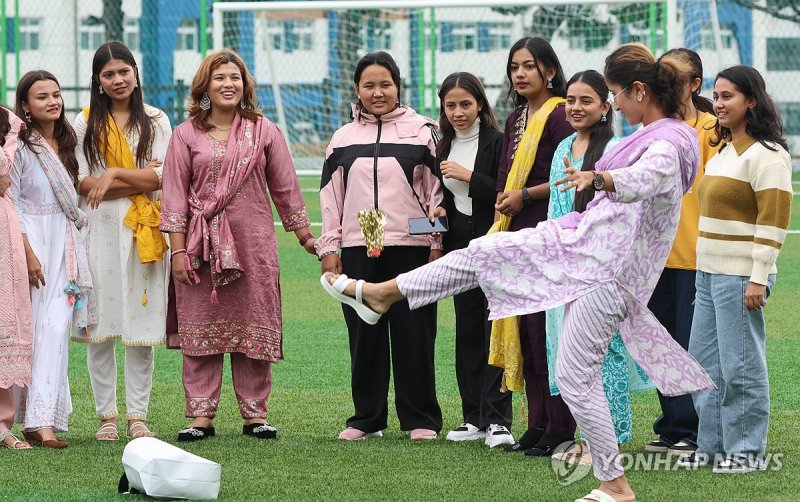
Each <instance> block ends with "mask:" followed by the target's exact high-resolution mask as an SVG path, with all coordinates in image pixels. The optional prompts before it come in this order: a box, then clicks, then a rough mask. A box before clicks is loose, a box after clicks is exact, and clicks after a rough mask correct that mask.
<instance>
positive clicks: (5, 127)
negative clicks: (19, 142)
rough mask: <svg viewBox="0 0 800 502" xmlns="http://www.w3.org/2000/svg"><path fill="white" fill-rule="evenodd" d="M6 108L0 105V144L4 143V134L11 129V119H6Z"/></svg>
mask: <svg viewBox="0 0 800 502" xmlns="http://www.w3.org/2000/svg"><path fill="white" fill-rule="evenodd" d="M8 113H9V112H8V109H7V108H6V107H5V106H3V105H0V146H4V145H5V144H6V134H8V131H10V130H11V121H9V120H8Z"/></svg>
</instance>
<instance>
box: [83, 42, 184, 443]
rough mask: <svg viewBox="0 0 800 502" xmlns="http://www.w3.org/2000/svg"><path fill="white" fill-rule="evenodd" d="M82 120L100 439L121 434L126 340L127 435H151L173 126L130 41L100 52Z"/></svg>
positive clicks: (92, 364) (162, 326) (86, 334)
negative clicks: (166, 162) (166, 167)
mask: <svg viewBox="0 0 800 502" xmlns="http://www.w3.org/2000/svg"><path fill="white" fill-rule="evenodd" d="M74 126H75V133H76V134H77V137H78V146H77V148H76V155H77V158H78V164H79V176H78V183H79V192H80V194H81V195H82V199H81V205H82V207H83V209H84V210H85V211H86V214H87V216H88V218H89V225H90V228H91V231H90V235H89V265H90V269H91V274H92V278H93V280H94V288H95V292H96V294H97V310H98V312H97V313H98V318H99V322H98V323H97V324H96V325H94V326H91V327H89V329H88V330H83V331H82V332H80V333H73V334H72V339H73V340H74V341H78V342H86V343H89V344H90V345H89V349H88V351H87V360H88V364H89V377H90V379H91V382H92V390H93V391H94V398H95V409H96V413H97V418H98V419H99V420H100V429H99V430H98V432H97V434H96V435H95V437H96V439H98V440H101V441H116V440H118V439H119V432H118V429H117V398H116V389H117V365H116V358H115V356H114V350H115V345H116V342H115V340H117V339H121V340H122V343H123V345H125V400H126V412H127V419H128V427H127V436H128V437H131V438H138V437H150V436H153V435H154V434H153V433H152V432H151V431H150V430H149V429H148V428H147V425H145V419H146V418H147V407H148V404H149V401H150V390H151V388H152V381H153V346H154V345H161V344H163V343H164V340H165V337H166V336H165V332H166V312H167V287H166V284H167V278H168V273H169V255H168V254H167V244H166V241H165V240H164V237H163V236H162V234H161V232H160V231H159V230H158V225H159V220H160V217H161V212H160V199H159V197H160V192H158V190H159V189H160V186H161V161H162V160H163V159H164V156H165V155H166V151H167V145H168V144H169V138H170V135H171V131H172V129H171V127H170V124H169V119H168V118H167V116H166V115H165V114H164V112H162V111H161V110H159V109H157V108H153V107H151V106H148V105H145V104H144V101H143V96H142V88H141V86H140V83H139V73H138V68H137V65H136V61H135V60H134V58H133V55H132V54H131V51H130V50H129V49H128V48H127V47H125V45H123V44H122V43H120V42H116V41H112V42H107V43H105V44H103V45H101V46H100V48H99V49H97V52H95V55H94V59H93V61H92V83H91V91H90V104H89V107H88V108H85V109H84V110H83V111H82V112H81V113H79V114H78V116H77V118H76V119H75V124H74Z"/></svg>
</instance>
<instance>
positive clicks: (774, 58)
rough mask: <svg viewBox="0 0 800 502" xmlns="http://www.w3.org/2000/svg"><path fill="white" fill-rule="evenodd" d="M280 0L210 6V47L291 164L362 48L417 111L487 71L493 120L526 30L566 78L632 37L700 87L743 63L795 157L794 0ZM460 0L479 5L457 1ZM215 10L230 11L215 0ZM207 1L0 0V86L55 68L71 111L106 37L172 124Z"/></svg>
mask: <svg viewBox="0 0 800 502" xmlns="http://www.w3.org/2000/svg"><path fill="white" fill-rule="evenodd" d="M286 3H287V2H282V4H284V5H285V4H286ZM289 3H292V4H293V6H292V10H285V9H284V10H274V9H271V7H273V6H270V5H269V4H270V3H269V2H246V3H245V2H239V3H238V4H236V5H238V6H239V8H237V9H236V10H233V11H225V12H224V13H223V14H222V15H221V16H219V19H220V20H221V26H218V29H217V31H216V33H217V34H220V35H221V36H219V38H220V39H221V40H220V41H218V43H217V44H216V45H217V46H227V47H232V48H234V49H236V50H237V51H239V52H240V53H241V54H242V55H243V57H244V58H245V60H246V62H247V63H248V66H249V67H250V69H251V71H252V73H253V74H254V76H255V78H256V82H257V85H258V96H259V102H260V104H261V106H262V107H263V109H264V111H265V113H266V115H267V116H269V117H270V118H272V119H273V120H275V121H276V122H279V123H280V125H281V127H282V128H283V129H284V130H285V132H286V134H287V137H288V139H289V141H290V143H291V147H292V150H293V153H294V154H295V157H296V159H297V160H298V164H299V166H300V167H301V168H303V167H307V168H317V169H318V167H319V164H318V157H319V156H320V155H321V152H322V149H323V148H324V144H325V143H326V142H327V140H328V138H329V137H330V134H331V133H332V132H333V131H334V130H336V128H338V127H339V126H340V125H341V124H342V123H343V122H345V121H347V120H349V103H350V102H351V101H352V100H353V99H354V98H353V91H352V88H353V84H352V72H353V68H354V65H355V62H356V61H357V59H358V58H359V57H360V56H361V55H363V54H364V53H366V52H368V51H371V50H387V51H389V52H390V53H392V54H393V55H394V56H395V58H396V59H397V61H398V63H399V65H400V68H401V73H402V76H403V82H404V91H403V95H402V99H403V100H404V101H405V102H407V103H409V104H410V105H411V106H413V107H414V108H416V109H417V110H418V111H419V112H421V113H424V114H428V115H431V116H436V115H437V114H438V103H437V101H436V97H435V93H436V88H437V85H438V83H439V82H441V81H442V80H443V79H444V77H445V76H446V75H448V74H449V73H451V72H453V71H470V72H472V73H475V74H476V75H478V76H479V77H480V78H481V79H482V80H483V82H484V84H485V86H486V88H487V91H488V95H489V97H490V99H491V100H492V103H493V104H494V105H495V108H496V109H497V115H498V116H500V117H502V116H504V114H505V113H506V112H507V111H508V109H509V106H510V103H509V102H508V100H507V99H506V98H505V93H506V90H507V87H506V83H505V64H506V58H507V53H508V49H509V47H510V46H511V44H513V42H514V41H515V40H516V39H518V38H520V37H522V36H525V35H536V36H541V37H544V38H546V39H548V40H550V42H551V43H552V45H553V47H554V48H555V50H556V52H557V53H558V55H559V58H560V59H561V62H562V65H563V66H564V70H565V72H566V73H567V76H570V75H571V74H572V73H574V72H575V71H578V70H583V69H587V68H594V69H602V65H603V60H604V58H605V56H606V55H607V54H608V53H609V52H610V51H611V50H612V49H613V48H614V47H616V46H617V45H619V44H621V43H624V42H629V41H642V42H644V43H645V44H647V45H649V46H650V47H651V48H652V49H653V50H654V52H656V53H660V52H662V51H664V50H666V49H667V48H670V47H677V46H686V47H689V48H692V49H694V50H697V51H698V52H699V53H700V55H701V56H702V58H703V62H704V65H705V71H706V81H705V83H704V89H705V92H706V93H707V94H710V88H711V86H712V84H713V77H714V74H715V73H716V72H717V71H719V70H720V69H722V68H724V67H726V66H729V65H732V64H737V63H742V64H748V65H752V66H754V67H756V68H757V69H758V70H759V71H761V72H762V74H763V75H764V77H765V79H766V82H767V88H768V91H769V92H770V94H771V95H772V96H773V97H774V98H775V100H776V101H777V102H778V103H779V105H780V107H781V110H782V112H783V120H784V124H785V127H786V131H787V134H788V135H789V137H790V143H791V145H792V153H793V154H795V155H796V156H797V155H800V94H799V93H798V92H797V88H796V85H797V82H798V80H800V2H798V1H797V0H662V1H653V2H638V3H632V2H630V1H629V0H617V1H613V0H612V1H610V2H607V3H598V2H597V1H595V0H592V1H591V2H587V3H582V2H576V1H564V2H563V3H560V4H554V3H553V2H552V0H542V2H541V3H540V4H539V5H537V4H536V2H531V3H530V4H529V5H519V2H516V4H514V5H507V6H504V5H502V3H503V2H502V0H501V1H500V2H494V1H492V2H490V1H488V0H487V1H486V5H485V6H469V7H466V6H460V7H448V6H445V7H429V6H430V5H434V4H436V5H438V4H439V3H437V2H427V3H426V8H388V7H381V5H382V4H381V1H380V0H374V1H371V2H363V5H364V8H357V9H335V8H334V9H330V8H329V7H331V6H332V5H331V2H322V3H318V2H289ZM352 3H353V2H351V4H352ZM396 3H397V2H394V4H396ZM457 3H458V2H457ZM465 3H472V4H473V5H474V4H475V2H474V1H473V2H460V4H465ZM510 3H513V2H510ZM315 4H316V5H315ZM384 4H386V5H389V3H387V2H385V3H384ZM450 5H452V3H451V4H450ZM216 6H218V7H222V8H225V7H226V6H225V5H224V2H216ZM229 6H230V5H229ZM318 6H324V7H325V8H319V7H318ZM367 7H368V8H367ZM214 8H215V2H213V1H212V0H47V1H44V0H0V12H2V13H3V14H4V15H3V19H2V20H0V29H1V30H3V35H2V36H0V51H1V52H2V55H3V57H2V58H0V64H2V68H1V69H2V77H3V78H2V81H0V96H2V97H3V98H4V102H5V103H11V102H13V98H14V88H15V84H16V82H17V80H18V79H19V77H20V76H21V75H22V74H23V73H25V72H26V71H28V70H32V69H40V68H41V69H46V70H48V71H50V72H52V73H54V74H55V75H56V76H57V77H58V78H59V80H60V82H61V85H62V88H63V90H64V96H65V102H66V106H67V108H68V109H69V110H70V112H73V113H74V112H77V111H78V109H79V108H80V107H81V106H85V105H86V104H87V103H88V86H89V82H90V78H91V60H92V55H93V54H94V51H95V49H96V48H97V47H98V46H99V45H100V44H102V43H103V42H105V41H106V40H110V39H116V40H121V41H123V42H124V43H125V44H126V45H128V46H129V47H130V49H131V50H132V51H133V53H134V56H135V57H136V59H137V61H138V62H139V68H140V72H141V78H142V81H143V86H144V92H145V98H146V100H147V101H148V102H149V103H151V104H153V105H154V106H157V107H159V108H162V109H163V110H164V111H166V112H167V113H168V115H169V116H170V118H171V120H172V121H173V124H177V123H179V122H180V121H182V120H183V119H184V106H185V97H186V94H187V88H188V85H189V83H190V82H191V79H192V77H193V75H194V72H195V71H196V69H197V67H198V65H199V63H200V61H201V60H202V58H203V56H204V54H205V53H207V52H208V51H210V50H212V48H213V47H214V46H215V44H214V40H213V34H214V33H215V31H214V17H213V16H212V13H213V10H214ZM220 10H221V9H220ZM276 97H277V98H278V99H276Z"/></svg>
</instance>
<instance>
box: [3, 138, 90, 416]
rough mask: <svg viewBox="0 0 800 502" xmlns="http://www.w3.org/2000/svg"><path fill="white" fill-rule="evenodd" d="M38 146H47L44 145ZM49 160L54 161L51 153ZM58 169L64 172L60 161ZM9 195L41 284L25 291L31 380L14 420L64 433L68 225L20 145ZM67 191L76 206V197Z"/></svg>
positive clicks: (35, 161) (68, 402)
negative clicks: (29, 312)
mask: <svg viewBox="0 0 800 502" xmlns="http://www.w3.org/2000/svg"><path fill="white" fill-rule="evenodd" d="M42 143H44V141H42ZM39 148H41V149H47V148H48V146H46V143H44V144H43V145H40V146H39ZM52 156H53V157H54V158H58V157H56V156H55V153H52ZM58 167H60V168H61V169H65V168H64V167H63V165H61V164H60V162H59V164H58ZM11 191H12V193H13V195H14V199H15V204H16V207H17V212H18V214H19V220H20V226H21V227H22V233H24V234H26V235H27V237H28V244H29V245H30V246H31V249H32V250H33V252H34V253H35V254H36V258H38V260H39V263H40V264H41V266H42V272H43V273H44V277H45V282H46V284H45V285H44V286H41V287H39V288H34V287H33V286H31V287H30V295H31V304H32V307H33V323H34V336H35V339H34V347H35V350H34V360H33V377H32V382H31V385H30V387H29V388H28V390H27V399H23V400H21V403H20V404H21V406H20V407H19V408H18V409H17V416H18V417H24V423H25V428H26V429H37V428H39V427H53V429H54V430H56V431H66V430H67V417H68V416H69V414H70V413H71V412H72V398H71V396H70V392H69V379H68V378H67V366H68V363H69V361H68V359H69V357H68V348H69V334H70V325H71V324H72V317H73V311H74V308H73V306H72V305H71V304H70V303H69V302H68V301H67V300H68V296H67V293H66V292H65V291H64V286H65V285H66V284H67V283H68V282H69V273H68V268H67V259H68V257H67V256H66V254H65V247H66V246H65V245H66V241H67V238H68V232H69V231H70V229H69V226H70V225H72V222H71V221H69V220H68V219H67V215H66V214H64V211H63V209H62V208H61V204H60V203H59V201H58V199H57V198H56V194H55V192H54V191H53V188H52V187H51V185H50V182H49V181H48V178H47V175H46V174H45V172H44V169H43V168H42V165H41V163H40V162H39V158H38V156H37V154H36V153H35V152H33V151H32V150H31V148H30V147H28V146H27V145H20V147H19V150H17V155H16V156H15V158H14V169H13V171H12V174H11ZM72 192H73V194H74V197H75V199H74V200H75V204H76V205H77V194H76V193H75V192H74V190H73V191H72ZM80 245H83V242H80ZM71 258H72V259H73V260H75V257H74V256H73V257H71ZM85 308H88V307H85Z"/></svg>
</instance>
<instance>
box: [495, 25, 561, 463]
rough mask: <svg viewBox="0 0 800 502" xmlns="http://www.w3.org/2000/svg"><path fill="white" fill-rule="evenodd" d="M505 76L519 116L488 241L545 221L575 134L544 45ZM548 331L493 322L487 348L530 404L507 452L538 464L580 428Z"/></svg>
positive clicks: (535, 324) (506, 147)
mask: <svg viewBox="0 0 800 502" xmlns="http://www.w3.org/2000/svg"><path fill="white" fill-rule="evenodd" d="M506 76H507V77H508V82H509V85H510V88H509V97H510V98H512V99H513V101H514V104H515V105H516V108H515V109H514V111H513V112H511V114H510V115H509V116H508V120H506V127H505V137H504V140H503V150H502V153H501V155H500V166H499V169H498V172H497V191H498V194H497V205H496V206H495V208H496V209H497V213H498V214H497V215H496V217H497V218H498V221H497V222H495V225H494V226H493V227H492V229H491V230H489V232H490V233H492V232H497V231H516V230H520V229H523V228H533V227H535V226H536V225H537V224H539V222H540V221H544V220H546V219H547V203H548V199H549V197H550V189H549V185H548V180H549V176H550V164H551V162H552V160H553V154H554V153H555V150H556V147H557V146H558V144H559V143H560V142H561V140H563V139H564V138H566V137H567V136H569V135H570V134H572V133H573V132H574V130H573V129H572V126H570V125H569V123H567V120H566V114H565V112H564V102H565V99H564V96H565V95H566V78H565V76H564V71H563V70H562V69H561V63H560V62H559V61H558V56H556V53H555V51H553V48H552V47H551V46H550V44H549V43H548V42H547V41H545V40H543V39H541V38H538V37H525V38H522V39H520V40H518V41H517V42H516V43H515V44H514V45H513V46H512V47H511V49H510V51H509V53H508V63H507V65H506ZM545 324H546V322H545V313H544V312H536V313H534V314H528V315H523V316H518V317H511V318H508V319H501V320H498V321H494V322H493V323H492V334H491V342H490V346H489V364H492V365H495V366H499V367H501V368H503V370H504V373H503V390H509V391H513V392H521V391H522V389H523V388H524V389H525V394H526V397H527V401H528V430H527V431H526V432H525V434H524V435H523V436H522V437H521V438H520V439H519V441H518V442H517V443H515V444H513V445H512V446H510V448H509V451H525V454H526V455H533V456H549V455H550V454H551V453H552V452H553V449H555V447H556V446H558V445H559V444H561V443H562V442H564V441H571V440H572V438H573V437H574V435H575V428H576V425H575V420H574V419H573V418H572V414H571V413H570V412H569V408H567V405H566V404H565V403H564V401H563V399H562V398H561V396H551V395H550V391H549V385H548V376H547V375H548V370H547V354H546V331H545ZM492 432H494V433H503V431H492Z"/></svg>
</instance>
